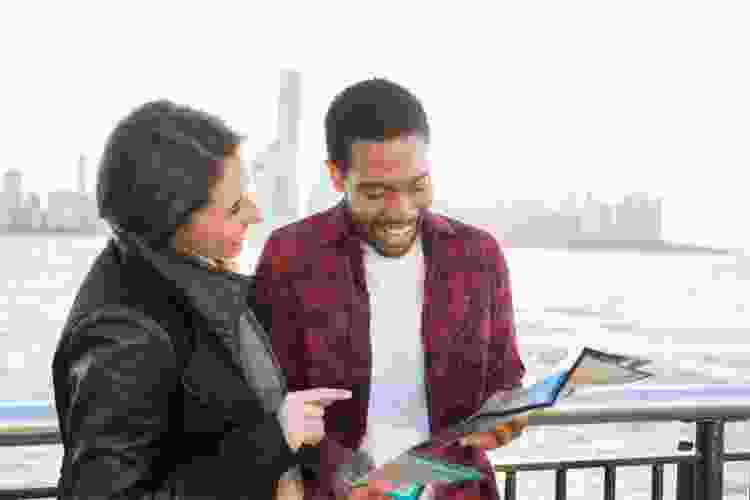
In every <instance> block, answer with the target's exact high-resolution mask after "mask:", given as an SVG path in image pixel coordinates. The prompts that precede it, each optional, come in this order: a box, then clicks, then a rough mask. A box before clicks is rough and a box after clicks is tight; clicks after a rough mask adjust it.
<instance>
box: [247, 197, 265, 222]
mask: <svg viewBox="0 0 750 500" xmlns="http://www.w3.org/2000/svg"><path fill="white" fill-rule="evenodd" d="M247 201H248V204H247V217H246V218H245V221H246V222H247V224H257V223H259V222H263V214H262V213H261V211H260V208H258V205H257V204H256V203H255V201H253V200H251V199H248V200H247Z"/></svg>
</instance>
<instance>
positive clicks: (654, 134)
mask: <svg viewBox="0 0 750 500" xmlns="http://www.w3.org/2000/svg"><path fill="white" fill-rule="evenodd" d="M41 5H44V6H43V7H41ZM289 5H291V4H289ZM328 5H329V6H328V7H327V8H324V7H320V6H319V5H301V6H300V5H296V4H295V5H294V6H287V5H285V4H284V3H283V2H281V3H272V4H271V3H269V4H266V5H264V6H263V9H256V8H253V7H252V6H250V5H249V4H248V5H242V6H239V7H238V6H236V5H234V4H232V3H228V2H212V3H211V4H210V5H209V6H203V7H195V6H188V5H185V4H178V3H171V2H160V3H153V2H149V3H144V2H130V3H128V4H127V5H106V6H104V5H91V4H84V3H77V2H65V3H63V4H54V3H45V4H41V3H35V2H27V3H24V4H13V6H11V7H7V8H6V9H5V10H6V12H5V13H4V14H5V15H4V16H3V19H2V20H0V42H1V43H2V46H3V48H4V50H3V60H4V62H5V68H6V71H5V72H4V73H5V75H7V76H6V79H5V80H4V82H3V90H4V91H3V92H2V93H0V99H1V100H2V101H1V102H2V108H3V117H2V118H1V119H0V133H1V134H2V136H3V138H4V143H5V144H6V148H5V152H4V153H5V154H4V162H3V163H4V165H3V169H4V170H5V169H7V168H11V167H17V168H20V169H21V170H22V171H24V174H25V175H24V190H25V191H36V192H40V193H46V192H48V191H51V190H54V189H65V188H70V189H74V188H75V186H76V164H77V160H78V157H79V155H80V154H81V153H83V154H85V155H86V156H87V157H88V159H89V162H88V175H87V179H86V181H87V182H86V184H87V186H88V188H89V190H91V189H93V185H94V181H95V165H96V161H97V160H98V157H99V154H100V152H101V148H102V147H103V144H104V141H105V139H106V136H107V134H108V133H109V132H110V131H111V129H112V127H113V126H114V124H115V123H116V122H117V120H119V119H120V118H121V117H122V116H124V115H125V114H126V113H127V112H128V111H130V110H131V109H132V108H133V107H135V106H137V105H139V104H141V103H142V102H144V101H146V100H150V99H155V98H160V97H166V98H170V99H172V100H174V101H176V102H180V103H185V104H190V105H193V106H197V107H202V108H204V109H206V110H208V111H210V112H212V113H216V114H218V115H220V116H222V117H224V118H225V119H226V120H227V122H228V123H229V124H230V125H232V126H233V127H235V128H237V129H238V130H239V131H241V132H242V133H244V134H246V135H248V136H249V141H248V143H247V144H246V145H245V148H244V152H245V154H246V156H247V157H248V158H252V157H253V156H254V155H255V153H256V152H258V151H260V150H262V149H264V148H265V147H266V146H267V144H268V143H270V142H271V141H272V140H273V139H274V138H275V127H276V111H277V110H276V106H277V98H278V85H279V71H280V70H281V69H285V68H288V69H296V70H299V71H300V72H301V77H302V118H301V129H300V137H301V140H302V144H301V150H300V155H299V157H298V168H299V172H300V182H301V184H302V186H303V188H302V190H303V191H302V193H300V197H301V199H302V200H303V201H304V200H306V198H307V195H308V193H307V191H308V190H309V188H310V187H311V186H312V185H314V184H315V183H317V182H318V179H319V177H320V175H321V173H322V169H323V164H322V162H323V160H324V158H325V150H324V135H323V126H322V124H323V116H324V113H325V110H326V108H327V106H328V103H329V102H330V100H331V99H332V98H333V96H334V95H335V94H336V93H337V92H339V91H340V90H342V89H343V88H344V87H345V86H347V85H349V84H351V83H353V82H355V81H357V80H360V79H363V78H368V77H371V76H385V77H388V78H391V79H393V80H395V81H397V82H399V83H401V84H403V85H405V86H407V87H409V88H410V89H411V90H413V91H414V92H415V93H416V94H417V95H418V96H419V97H420V98H421V99H422V101H423V103H424V105H425V108H426V110H427V113H428V115H429V117H430V122H431V127H432V131H433V136H432V150H431V156H432V161H433V165H434V172H433V176H434V179H435V184H436V194H437V197H438V198H439V199H441V200H446V201H448V202H449V203H450V204H452V205H456V206H465V207H470V206H480V207H481V206H492V205H494V204H495V202H496V200H498V199H506V200H508V199H510V200H512V199H543V200H556V199H558V198H564V197H565V196H566V195H567V193H568V192H570V191H575V192H578V193H579V194H584V193H586V192H588V191H591V192H593V193H595V194H596V195H597V196H598V197H600V198H601V199H603V200H604V201H615V200H617V199H619V198H620V197H622V196H624V195H625V194H627V193H629V192H634V191H638V192H646V193H649V194H650V195H652V196H655V197H663V198H664V217H663V223H664V224H663V227H664V233H663V235H664V237H665V238H666V239H670V240H675V241H690V242H695V243H698V244H710V245H713V246H723V247H744V248H750V233H749V232H747V231H743V230H742V228H743V227H744V214H745V212H747V209H746V203H745V201H744V198H745V193H744V183H743V182H742V181H741V179H742V177H743V167H744V168H747V166H748V165H750V148H748V147H747V144H748V137H750V136H749V134H750V121H748V120H747V116H750V93H748V92H747V90H746V89H747V88H750V65H748V64H747V63H746V61H748V60H750V58H749V57H748V56H750V30H747V29H746V27H747V26H748V25H750V5H749V4H747V3H744V2H721V3H712V2H708V1H704V2H691V1H680V2H678V1H657V2H630V3H627V4H614V3H601V2H594V1H586V2H572V3H565V4H559V3H554V2H535V3H533V4H529V3H521V4H517V3H513V4H511V3H499V4H492V5H482V4H476V5H470V4H469V5H466V6H465V7H464V8H463V10H460V11H457V10H456V9H455V6H454V7H453V8H452V9H450V10H449V9H447V8H445V7H440V6H437V5H435V4H433V3H430V4H426V3H422V4H420V3H419V2H415V3H409V4H406V5H399V4H396V3H393V4H388V3H387V2H385V3H383V2H381V3H378V4H377V8H376V7H375V6H371V8H370V9H367V10H366V11H363V12H360V9H359V7H357V6H356V5H355V6H351V5H348V4H343V3H341V4H337V5H336V6H335V8H331V7H330V4H328ZM480 5H482V6H481V7H480ZM396 6H397V7H396ZM40 13H42V15H39V14H40ZM743 61H744V62H743ZM8 145H9V147H8Z"/></svg>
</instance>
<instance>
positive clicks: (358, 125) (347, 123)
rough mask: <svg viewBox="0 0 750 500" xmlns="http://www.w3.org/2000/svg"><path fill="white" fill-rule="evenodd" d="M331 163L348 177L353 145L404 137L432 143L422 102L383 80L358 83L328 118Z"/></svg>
mask: <svg viewBox="0 0 750 500" xmlns="http://www.w3.org/2000/svg"><path fill="white" fill-rule="evenodd" d="M325 129H326V146H327V148H328V160H329V161H332V162H335V163H336V167H337V168H338V170H339V172H340V173H341V174H342V175H344V176H346V175H347V174H348V173H349V169H350V168H351V164H350V160H351V152H352V144H354V143H355V142H357V141H380V142H382V141H387V140H389V139H393V138H395V137H398V136H401V135H409V134H413V135H418V136H420V137H422V139H424V140H425V141H427V142H429V140H430V126H429V124H428V122H427V114H426V113H425V111H424V108H423V107H422V103H421V102H420V101H419V99H417V98H416V96H414V94H412V93H411V92H410V91H408V90H407V89H405V88H404V87H402V86H400V85H398V84H396V83H393V82H391V81H389V80H386V79H383V78H373V79H370V80H364V81H361V82H359V83H356V84H354V85H352V86H350V87H348V88H346V89H344V90H343V91H342V92H341V93H339V94H338V95H337V96H336V97H335V98H334V99H333V102H332V103H331V105H330V107H329V108H328V112H327V113H326V117H325Z"/></svg>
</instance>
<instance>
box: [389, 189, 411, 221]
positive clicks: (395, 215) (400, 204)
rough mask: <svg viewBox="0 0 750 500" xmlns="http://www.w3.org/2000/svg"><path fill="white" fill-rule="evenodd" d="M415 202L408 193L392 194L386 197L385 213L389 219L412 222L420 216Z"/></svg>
mask: <svg viewBox="0 0 750 500" xmlns="http://www.w3.org/2000/svg"><path fill="white" fill-rule="evenodd" d="M417 212H418V210H417V207H416V204H415V203H414V200H412V199H411V196H409V195H408V194H407V193H402V192H392V193H388V196H387V197H386V206H385V213H386V215H387V216H388V218H389V219H392V220H400V221H404V222H406V221H410V220H412V219H414V218H415V217H416V216H417V215H418V213H417Z"/></svg>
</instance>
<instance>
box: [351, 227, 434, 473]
mask: <svg viewBox="0 0 750 500" xmlns="http://www.w3.org/2000/svg"><path fill="white" fill-rule="evenodd" d="M364 247H365V254H364V265H365V275H366V280H367V288H368V290H369V293H370V345H371V352H372V384H371V388H370V404H369V408H368V413H367V433H366V435H365V440H364V443H363V445H362V448H363V449H365V450H366V451H367V452H368V453H369V454H370V455H371V456H372V457H373V460H374V461H375V463H376V465H378V466H379V465H381V464H383V463H384V462H386V461H388V460H389V459H391V458H394V457H396V456H397V455H399V454H400V453H401V452H402V451H404V449H405V448H406V447H408V446H410V445H414V444H417V443H418V442H421V441H424V440H426V439H428V438H429V418H428V411H427V397H426V392H425V384H424V349H423V346H422V334H421V327H422V305H423V297H424V274H425V273H424V256H423V253H422V245H421V241H420V239H419V238H417V241H416V242H415V244H414V245H413V246H412V249H411V250H410V251H409V253H408V254H406V255H404V256H402V257H398V258H389V257H383V256H382V255H380V254H378V253H377V252H376V251H375V250H374V249H373V248H372V247H370V246H369V245H366V244H365V245H364Z"/></svg>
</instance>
